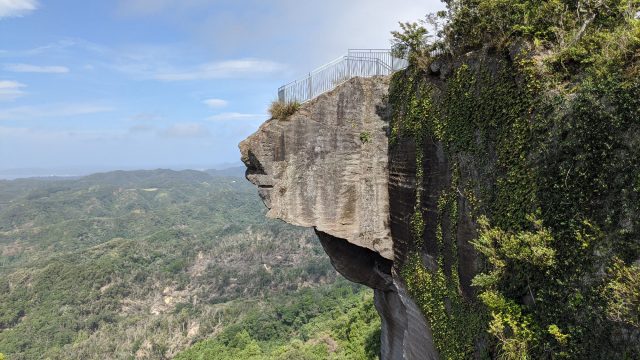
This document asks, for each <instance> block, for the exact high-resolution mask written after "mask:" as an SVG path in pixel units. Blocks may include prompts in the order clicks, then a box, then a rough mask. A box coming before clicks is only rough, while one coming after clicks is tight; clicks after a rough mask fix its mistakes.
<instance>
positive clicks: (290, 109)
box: [269, 101, 300, 120]
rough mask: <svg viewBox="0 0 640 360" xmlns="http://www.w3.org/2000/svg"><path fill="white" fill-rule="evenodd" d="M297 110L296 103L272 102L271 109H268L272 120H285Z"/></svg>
mask: <svg viewBox="0 0 640 360" xmlns="http://www.w3.org/2000/svg"><path fill="white" fill-rule="evenodd" d="M299 108H300V103H299V102H297V101H293V102H284V101H274V102H272V103H271V107H269V113H270V114H271V118H272V119H278V120H287V119H288V118H289V116H291V115H293V114H295V112H296V111H298V109H299Z"/></svg>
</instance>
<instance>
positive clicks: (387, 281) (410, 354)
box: [240, 77, 439, 360]
mask: <svg viewBox="0 0 640 360" xmlns="http://www.w3.org/2000/svg"><path fill="white" fill-rule="evenodd" d="M388 86H389V79H388V78H382V77H378V78H370V79H362V78H355V79H351V80H349V81H348V82H346V83H345V84H343V85H340V86H339V87H337V88H336V89H335V90H333V91H331V92H329V93H326V94H324V95H321V96H319V97H318V98H316V99H314V100H312V101H310V102H307V103H305V104H303V105H302V107H301V108H300V110H298V112H296V114H294V115H292V116H291V117H290V118H289V119H287V120H275V119H271V120H268V121H267V122H265V123H264V124H263V125H262V126H261V127H260V129H258V131H257V132H256V133H255V134H253V135H251V136H250V137H249V138H247V139H246V140H244V141H243V142H242V143H241V144H240V150H241V153H242V160H243V162H244V163H245V164H246V166H247V173H246V174H247V179H249V180H250V181H251V182H252V183H254V184H256V185H257V186H258V189H259V194H260V196H261V197H262V199H263V201H264V203H265V205H266V206H267V207H268V208H269V211H268V213H267V216H269V217H272V218H278V219H281V220H284V221H286V222H288V223H290V224H294V225H299V226H307V227H314V228H315V229H316V233H317V234H318V237H319V238H320V242H321V243H322V246H323V247H324V249H325V252H326V253H327V254H328V255H329V257H330V258H331V263H332V264H333V266H334V267H335V268H336V270H338V272H340V273H341V274H342V275H343V276H344V277H346V278H347V279H349V280H351V281H354V282H357V283H360V284H364V285H366V286H369V287H371V288H372V289H374V300H375V306H376V309H377V311H378V313H379V314H380V317H381V320H382V329H381V354H380V355H381V359H383V360H387V359H406V360H414V359H415V360H418V359H429V360H431V359H433V360H436V359H438V358H439V356H438V352H437V351H436V350H435V346H434V344H433V337H432V333H431V330H430V327H429V325H428V323H427V321H426V320H425V318H424V316H423V315H422V312H421V311H420V309H419V308H418V307H417V306H416V304H415V303H414V302H413V300H412V299H411V298H410V297H409V296H408V294H407V292H406V290H405V288H404V285H403V284H402V282H401V281H400V280H399V278H398V276H397V275H396V274H395V273H396V272H395V270H394V267H397V264H395V262H396V261H398V260H399V259H400V260H402V259H403V258H404V255H405V251H404V249H405V248H406V244H405V243H406V241H407V240H408V231H407V234H404V233H403V231H404V230H405V228H404V226H399V227H396V230H397V231H396V235H397V236H398V239H394V240H392V239H391V223H390V218H391V219H394V221H396V222H399V223H402V224H403V225H405V224H406V223H408V220H407V219H408V217H406V216H405V210H407V209H412V208H413V201H409V200H410V199H409V197H408V196H409V195H411V193H412V191H413V190H415V185H416V184H415V174H414V173H415V166H414V165H415V164H409V163H407V164H405V163H404V162H400V165H407V166H406V168H405V167H402V168H400V169H399V168H398V167H397V166H396V167H394V171H393V172H392V174H391V177H390V176H389V169H388V167H389V166H388V163H389V161H388V150H389V149H388V138H387V116H386V114H387V113H388V111H387V108H386V98H387V93H388ZM363 140H365V141H363ZM406 149H407V151H408V153H412V151H413V150H414V149H415V148H414V147H411V146H408V147H407V148H406ZM414 154H415V153H414ZM392 155H395V154H392ZM409 158H410V157H409ZM413 158H414V159H415V156H414V157H413ZM402 159H403V160H406V159H405V158H404V157H403V158H402ZM412 165H413V166H412ZM411 171H413V173H411ZM398 176H400V178H398ZM390 186H391V187H390ZM398 186H400V187H406V188H405V190H406V193H404V192H402V191H401V192H399V193H398V192H397V189H398ZM390 189H391V190H393V191H396V195H398V197H397V198H396V199H390V198H389V191H390ZM399 204H403V205H406V208H407V209H404V207H403V206H400V208H398V205H399ZM390 205H391V206H392V207H395V208H396V209H397V210H400V212H399V213H398V214H391V216H390V213H389V209H390ZM405 235H406V236H405ZM396 240H397V241H399V242H400V243H399V244H394V241H396ZM395 247H398V248H399V249H401V251H400V252H398V249H395V256H394V248H395Z"/></svg>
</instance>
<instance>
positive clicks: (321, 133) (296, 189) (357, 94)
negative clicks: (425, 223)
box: [240, 77, 393, 259]
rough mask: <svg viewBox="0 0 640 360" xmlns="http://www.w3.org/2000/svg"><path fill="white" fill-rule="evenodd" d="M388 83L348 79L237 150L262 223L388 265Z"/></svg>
mask: <svg viewBox="0 0 640 360" xmlns="http://www.w3.org/2000/svg"><path fill="white" fill-rule="evenodd" d="M388 82H389V79H388V78H380V77H378V78H374V79H362V78H354V79H352V80H350V81H348V82H347V83H345V84H343V85H341V86H339V87H338V88H336V89H335V90H333V91H331V92H329V93H326V94H324V95H321V96H319V97H318V98H316V99H314V100H312V101H310V102H307V103H305V104H304V105H303V106H302V107H301V108H300V110H299V111H298V112H296V113H295V114H294V115H292V116H291V117H290V118H289V119H287V120H277V119H272V120H269V121H267V122H265V123H264V124H263V125H262V126H261V127H260V129H258V131H257V132H256V133H255V134H253V135H251V136H250V137H249V138H247V139H246V140H244V141H243V142H242V143H241V144H240V150H241V153H242V160H243V161H244V163H245V164H246V165H247V168H248V170H247V178H248V179H249V181H251V182H252V183H254V184H256V185H257V186H258V187H259V192H260V196H261V197H262V198H263V200H264V202H265V205H266V206H267V207H268V208H269V212H268V213H267V216H269V217H271V218H277V219H282V220H284V221H286V222H288V223H290V224H294V225H299V226H307V227H310V226H313V227H315V228H316V229H317V230H319V231H322V232H324V233H327V234H330V235H332V236H335V237H337V238H341V239H345V240H347V241H349V242H350V243H352V244H355V245H358V246H361V247H364V248H367V249H371V250H373V251H375V252H377V253H379V254H380V255H381V256H382V257H385V258H387V259H392V258H393V250H392V242H391V236H390V232H389V205H388V204H389V197H388V188H387V187H388V170H387V151H388V148H387V143H388V142H387V136H386V127H387V122H386V119H385V118H384V117H385V111H386V110H385V108H384V103H383V99H384V97H385V95H386V94H387V92H388Z"/></svg>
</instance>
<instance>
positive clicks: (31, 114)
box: [0, 104, 114, 120]
mask: <svg viewBox="0 0 640 360" xmlns="http://www.w3.org/2000/svg"><path fill="white" fill-rule="evenodd" d="M113 110H114V109H113V108H111V107H108V106H102V105H95V104H57V105H47V106H20V107H14V108H8V109H0V120H23V119H38V118H53V117H70V116H79V115H89V114H97V113H103V112H109V111H113Z"/></svg>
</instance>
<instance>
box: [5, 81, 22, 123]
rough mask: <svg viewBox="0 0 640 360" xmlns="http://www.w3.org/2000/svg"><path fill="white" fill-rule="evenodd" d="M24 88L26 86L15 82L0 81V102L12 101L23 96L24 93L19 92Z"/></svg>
mask: <svg viewBox="0 0 640 360" xmlns="http://www.w3.org/2000/svg"><path fill="white" fill-rule="evenodd" d="M24 87H26V85H24V84H21V83H19V82H17V81H9V80H0V101H12V100H15V99H17V98H19V97H21V96H24V94H25V92H24V91H22V90H21V89H22V88H24ZM1 116H2V114H0V117H1Z"/></svg>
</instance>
